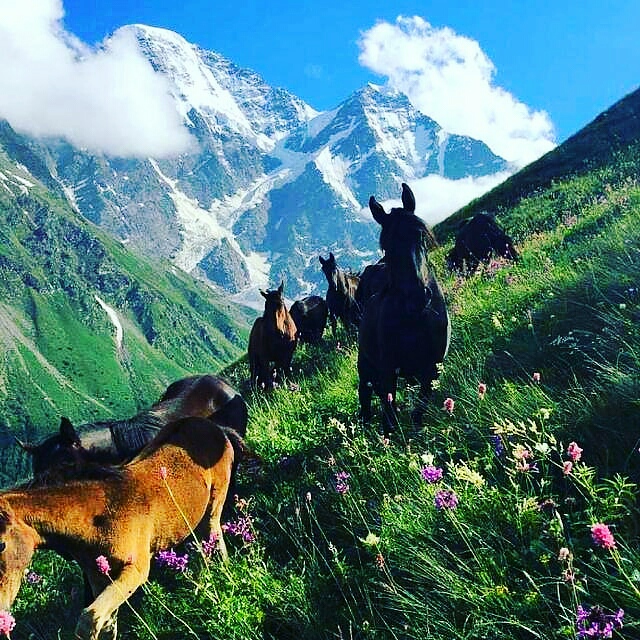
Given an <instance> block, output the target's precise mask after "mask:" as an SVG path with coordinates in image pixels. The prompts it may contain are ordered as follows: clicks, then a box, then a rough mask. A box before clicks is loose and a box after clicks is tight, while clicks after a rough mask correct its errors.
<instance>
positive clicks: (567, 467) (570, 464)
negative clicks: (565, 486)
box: [562, 460, 573, 476]
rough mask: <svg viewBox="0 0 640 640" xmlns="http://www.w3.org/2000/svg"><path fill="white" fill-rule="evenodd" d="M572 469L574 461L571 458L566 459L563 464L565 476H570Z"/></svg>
mask: <svg viewBox="0 0 640 640" xmlns="http://www.w3.org/2000/svg"><path fill="white" fill-rule="evenodd" d="M571 471H573V462H571V460H566V461H565V462H564V463H563V464H562V473H564V475H565V476H568V475H569V474H570V473H571Z"/></svg>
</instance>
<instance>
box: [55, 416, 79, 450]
mask: <svg viewBox="0 0 640 640" xmlns="http://www.w3.org/2000/svg"><path fill="white" fill-rule="evenodd" d="M60 436H61V437H62V439H63V440H66V441H67V442H69V444H79V443H80V438H78V434H77V433H76V430H75V428H74V426H73V425H72V424H71V420H69V418H65V417H64V416H63V417H62V418H61V419H60Z"/></svg>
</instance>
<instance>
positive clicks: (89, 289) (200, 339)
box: [0, 152, 253, 484]
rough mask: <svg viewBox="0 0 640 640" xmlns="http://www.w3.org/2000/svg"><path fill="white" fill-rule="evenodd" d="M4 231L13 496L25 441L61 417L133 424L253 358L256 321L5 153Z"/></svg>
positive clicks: (3, 341)
mask: <svg viewBox="0 0 640 640" xmlns="http://www.w3.org/2000/svg"><path fill="white" fill-rule="evenodd" d="M0 229H2V233H1V234H0V359H1V363H2V366H1V367H0V438H1V439H2V444H3V445H4V450H3V456H2V458H1V460H0V474H4V481H3V483H4V484H6V483H7V482H10V481H11V480H13V479H15V478H16V477H20V476H21V475H24V473H25V472H26V467H25V464H26V461H25V460H24V456H22V455H21V454H20V453H19V452H18V451H17V449H16V447H15V446H14V445H13V435H18V436H20V437H22V438H27V439H35V438H39V437H41V436H42V435H43V434H44V433H49V432H51V430H52V429H53V428H55V427H56V425H57V424H58V423H59V420H60V416H61V415H67V416H69V417H70V418H71V420H72V421H75V422H77V423H80V422H87V421H90V420H92V419H107V418H108V417H111V416H117V417H125V416H128V415H133V414H134V413H136V412H137V411H138V410H140V409H141V408H142V407H146V406H148V405H149V404H150V403H151V402H153V401H154V400H156V399H157V398H158V397H159V395H160V393H161V392H162V391H163V390H164V389H165V388H166V386H167V384H168V383H169V382H171V381H173V380H175V379H177V378H179V377H182V376H185V375H191V374H194V373H202V372H216V371H218V370H219V369H220V368H221V367H223V366H225V365H228V364H229V363H230V362H233V361H234V360H236V359H237V358H238V357H239V356H240V355H242V353H243V352H244V351H245V349H246V340H247V334H248V327H249V323H250V320H251V318H252V316H253V312H250V311H249V310H247V309H242V308H240V307H238V306H236V305H232V304H231V303H229V302H228V301H226V300H225V299H224V298H222V297H221V296H219V295H217V294H215V293H213V292H212V291H211V290H210V289H208V288H206V287H205V286H203V285H201V284H199V283H197V282H196V281H195V280H194V279H193V278H191V277H190V276H187V275H186V274H184V273H182V272H180V271H179V270H177V269H176V268H175V267H173V266H172V265H170V264H169V263H168V262H160V261H158V262H157V263H152V262H151V261H149V260H146V259H142V258H141V257H139V256H137V255H135V254H133V253H132V252H130V251H129V250H128V249H127V248H126V247H125V246H123V245H122V244H120V243H117V242H115V241H114V240H113V239H111V238H110V237H108V236H107V235H106V234H105V233H103V232H101V231H100V230H99V229H98V228H97V227H95V226H94V225H92V224H90V223H88V222H87V221H85V220H84V219H82V218H81V217H80V216H78V215H76V214H75V213H74V212H73V211H72V210H71V209H70V208H69V206H68V205H67V203H66V202H65V201H63V200H61V199H59V198H58V197H57V196H55V195H53V194H52V192H51V191H48V190H47V189H46V188H45V187H44V186H43V185H41V184H40V183H39V182H38V181H37V180H36V179H35V178H34V177H33V176H32V175H31V174H29V173H28V172H26V171H25V170H24V169H23V167H22V166H21V165H19V164H16V163H15V162H14V161H12V160H11V159H10V158H9V157H8V156H7V155H6V154H5V153H3V152H0ZM103 305H106V307H105V306H103ZM107 308H110V309H112V310H113V311H114V312H115V313H116V314H117V318H118V322H119V323H120V325H121V327H122V330H123V340H122V344H121V345H117V344H116V325H115V324H114V322H113V320H112V319H111V318H110V316H109V312H108V309H107ZM1 478H2V475H0V481H2V480H1Z"/></svg>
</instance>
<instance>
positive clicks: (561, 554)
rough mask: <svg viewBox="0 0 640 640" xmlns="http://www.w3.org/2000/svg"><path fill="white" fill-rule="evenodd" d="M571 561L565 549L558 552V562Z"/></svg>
mask: <svg viewBox="0 0 640 640" xmlns="http://www.w3.org/2000/svg"><path fill="white" fill-rule="evenodd" d="M570 559H571V551H569V549H568V548H567V547H562V548H561V549H560V551H558V560H560V562H566V561H567V560H570Z"/></svg>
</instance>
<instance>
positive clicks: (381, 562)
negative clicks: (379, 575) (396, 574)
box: [376, 553, 385, 571]
mask: <svg viewBox="0 0 640 640" xmlns="http://www.w3.org/2000/svg"><path fill="white" fill-rule="evenodd" d="M384 564H385V563H384V556H383V555H382V554H381V553H378V554H376V567H378V569H380V571H382V570H383V569H384Z"/></svg>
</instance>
